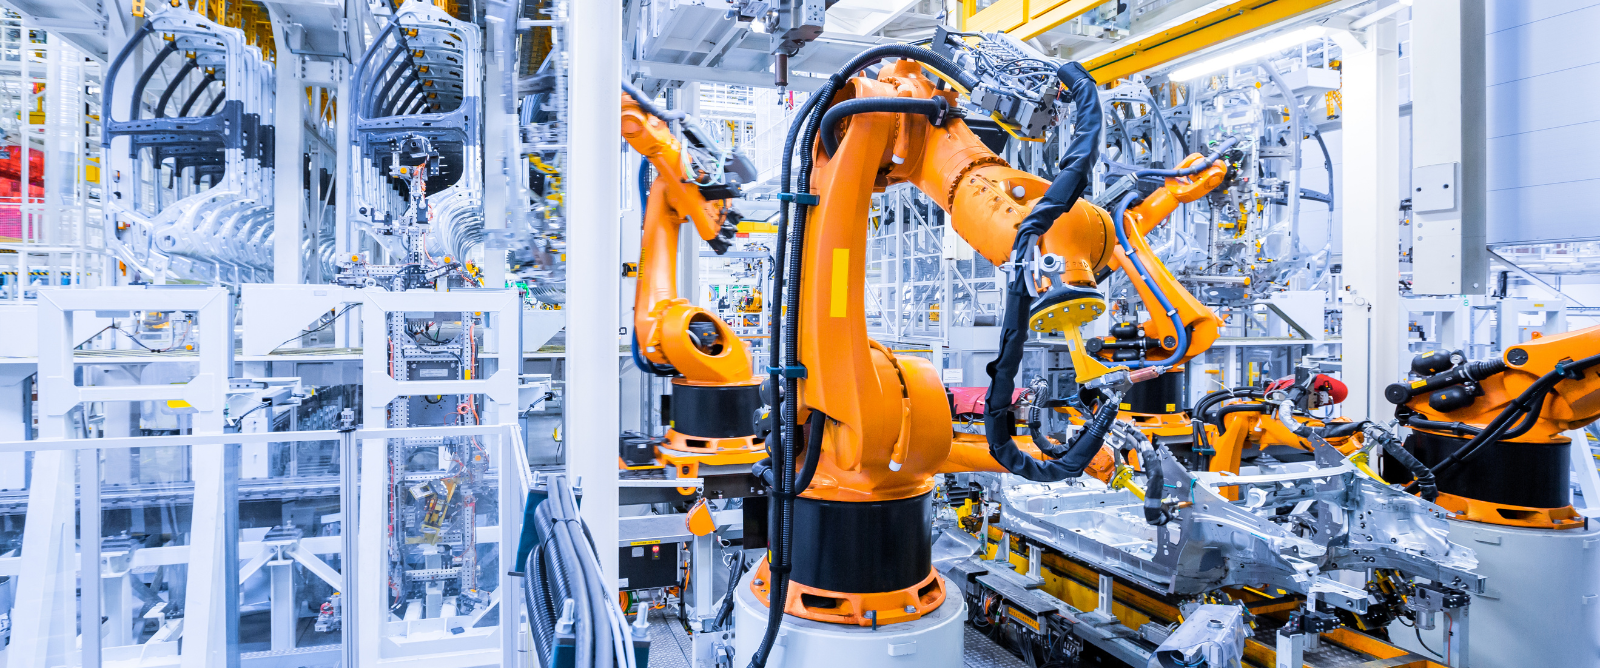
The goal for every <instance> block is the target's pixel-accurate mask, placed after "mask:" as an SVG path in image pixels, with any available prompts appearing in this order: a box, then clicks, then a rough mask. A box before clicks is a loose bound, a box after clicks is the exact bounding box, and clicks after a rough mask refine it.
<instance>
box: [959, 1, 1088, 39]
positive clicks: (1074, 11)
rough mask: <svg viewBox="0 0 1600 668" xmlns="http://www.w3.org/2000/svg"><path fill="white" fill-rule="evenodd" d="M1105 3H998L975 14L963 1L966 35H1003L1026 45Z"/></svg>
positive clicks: (972, 3)
mask: <svg viewBox="0 0 1600 668" xmlns="http://www.w3.org/2000/svg"><path fill="white" fill-rule="evenodd" d="M1106 2H1107V0H998V1H997V2H995V3H994V4H992V5H989V6H988V7H985V8H983V11H975V10H976V9H977V2H976V1H975V0H963V2H962V7H963V8H964V9H966V12H964V16H966V24H965V26H964V27H963V28H962V30H964V31H966V32H1003V33H1007V34H1010V35H1011V36H1012V37H1015V38H1017V39H1020V40H1023V41H1027V40H1030V39H1033V38H1035V37H1038V36H1040V35H1043V34H1044V33H1045V32H1047V31H1049V30H1051V29H1053V28H1055V27H1056V26H1059V25H1061V24H1063V23H1066V22H1067V21H1071V20H1073V19H1075V18H1078V17H1079V16H1083V15H1084V14H1087V13H1088V12H1089V10H1091V9H1094V8H1095V7H1099V6H1100V5H1103V4H1106Z"/></svg>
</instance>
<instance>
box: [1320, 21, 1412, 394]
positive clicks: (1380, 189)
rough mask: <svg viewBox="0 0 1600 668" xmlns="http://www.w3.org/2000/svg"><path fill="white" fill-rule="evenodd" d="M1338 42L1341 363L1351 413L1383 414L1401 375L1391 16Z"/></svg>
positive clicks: (1396, 66)
mask: <svg viewBox="0 0 1600 668" xmlns="http://www.w3.org/2000/svg"><path fill="white" fill-rule="evenodd" d="M1335 38H1336V39H1338V40H1339V44H1340V46H1341V47H1343V49H1344V129H1343V131H1342V132H1341V133H1340V134H1341V135H1342V136H1343V137H1342V138H1343V141H1344V149H1343V151H1342V154H1343V155H1344V156H1345V159H1344V165H1343V169H1344V174H1343V179H1342V182H1343V188H1344V193H1343V194H1344V213H1343V215H1342V216H1341V217H1340V219H1341V226H1342V227H1341V229H1342V232H1343V253H1342V256H1343V262H1344V272H1343V273H1342V274H1339V276H1341V277H1343V279H1344V283H1345V288H1346V289H1347V291H1348V294H1347V295H1346V296H1345V298H1344V300H1345V301H1344V330H1343V346H1341V350H1342V351H1343V356H1344V359H1343V363H1344V366H1343V369H1342V374H1343V378H1344V382H1345V384H1346V385H1347V386H1349V388H1350V395H1349V397H1347V398H1346V399H1345V402H1344V404H1343V406H1344V414H1345V416H1346V417H1350V418H1352V419H1355V420H1361V419H1366V418H1369V417H1380V416H1386V415H1388V414H1389V406H1388V402H1386V401H1385V400H1384V399H1383V388H1384V387H1385V386H1386V385H1387V384H1388V383H1390V382H1392V381H1393V380H1394V379H1395V378H1398V377H1399V375H1400V371H1401V368H1400V351H1401V348H1402V347H1404V346H1405V328H1404V326H1403V324H1402V323H1401V322H1400V288H1399V275H1400V256H1399V251H1398V248H1399V244H1400V226H1399V224H1398V220H1399V210H1398V209H1399V202H1400V192H1399V185H1398V184H1399V180H1400V179H1399V171H1400V155H1399V143H1400V103H1399V64H1398V58H1397V49H1396V42H1395V23H1394V21H1393V20H1392V19H1386V20H1384V21H1380V22H1379V23H1377V24H1376V25H1373V26H1371V27H1369V28H1367V29H1366V30H1365V31H1364V35H1363V38H1364V39H1360V40H1358V39H1356V37H1355V36H1352V35H1349V34H1348V33H1340V34H1339V35H1336V36H1335Z"/></svg>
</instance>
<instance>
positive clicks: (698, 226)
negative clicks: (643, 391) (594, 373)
mask: <svg viewBox="0 0 1600 668" xmlns="http://www.w3.org/2000/svg"><path fill="white" fill-rule="evenodd" d="M622 136H623V137H624V138H625V139H627V140H628V144H629V145H630V146H632V147H633V149H634V150H636V151H638V152H639V153H640V154H641V155H643V156H644V157H645V158H647V159H648V160H649V161H650V164H651V165H653V166H654V167H655V168H656V172H657V173H658V174H657V176H656V179H655V182H653V183H651V184H650V196H649V201H648V203H646V204H645V213H644V238H643V245H644V248H643V251H642V253H641V255H640V257H639V285H638V289H637V290H635V291H634V300H633V327H634V333H635V335H636V336H637V337H638V338H639V349H640V352H641V354H643V355H644V357H645V359H647V360H649V361H650V362H652V363H655V364H670V365H672V366H673V367H674V368H676V369H677V370H678V372H679V373H681V374H683V377H684V379H685V380H688V381H691V382H695V383H703V384H717V385H721V384H730V383H731V384H744V383H746V382H749V381H750V379H751V377H752V375H753V374H752V373H751V370H750V353H749V351H747V350H746V349H745V347H744V343H743V342H742V341H740V340H739V337H738V336H737V335H736V334H734V332H733V328H731V327H729V326H728V324H727V323H725V322H723V321H722V319H721V318H718V317H716V316H715V315H713V314H711V313H709V312H707V311H706V310H705V309H703V308H700V307H698V306H695V305H693V304H691V303H690V302H689V300H688V299H684V298H682V297H679V296H678V291H677V287H676V284H677V280H678V279H677V275H678V228H679V227H680V226H681V225H683V224H684V223H685V222H689V223H693V224H694V227H695V230H696V231H697V232H699V233H700V238H702V239H707V240H710V239H715V238H717V235H718V234H719V233H720V232H721V230H722V225H723V221H724V220H725V218H726V216H727V207H726V201H725V200H713V201H707V200H706V199H705V198H704V197H701V195H700V189H699V187H698V186H697V185H696V183H695V181H696V178H695V177H696V176H697V175H692V174H688V173H686V172H685V168H684V161H683V154H682V152H681V150H680V147H679V146H678V141H677V139H676V138H674V137H673V136H672V131H671V129H670V128H668V127H667V124H666V123H665V122H663V121H662V120H661V119H659V118H656V117H655V116H652V115H650V114H649V113H647V112H645V111H644V110H643V109H640V108H639V104H638V103H637V102H635V101H634V100H633V98H631V97H629V96H628V95H627V94H626V93H623V94H622ZM692 322H700V323H709V324H711V325H712V326H714V327H715V328H716V331H717V336H718V337H719V338H720V339H721V341H722V342H723V345H722V350H721V351H719V352H718V353H717V354H715V355H713V354H709V353H707V352H705V351H702V350H701V349H699V348H697V347H696V346H695V345H694V342H693V339H692V337H691V336H690V335H689V324H690V323H692Z"/></svg>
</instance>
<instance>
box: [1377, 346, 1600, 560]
mask: <svg viewBox="0 0 1600 668" xmlns="http://www.w3.org/2000/svg"><path fill="white" fill-rule="evenodd" d="M1516 351H1523V352H1525V353H1526V354H1527V360H1526V361H1525V362H1523V363H1522V364H1512V363H1511V360H1512V359H1513V353H1514V352H1516ZM1597 352H1600V326H1595V327H1589V328H1587V329H1580V330H1576V331H1571V332H1567V333H1565V334H1555V335H1552V336H1545V337H1540V338H1537V339H1534V340H1532V341H1529V342H1527V343H1522V344H1518V345H1515V346H1510V347H1508V348H1507V349H1506V352H1505V353H1504V354H1503V355H1502V356H1501V359H1502V360H1504V361H1505V362H1506V367H1507V369H1506V370H1505V371H1504V372H1502V373H1498V374H1495V375H1493V376H1490V377H1488V378H1486V379H1484V380H1483V381H1481V382H1479V383H1478V386H1479V387H1480V388H1481V389H1482V390H1483V395H1482V396H1479V397H1478V398H1477V400H1476V401H1473V402H1472V405H1470V406H1467V407H1464V408H1461V409H1458V410H1454V411H1450V412H1441V411H1436V410H1434V409H1433V408H1432V407H1431V406H1429V405H1428V395H1429V394H1431V393H1428V392H1425V393H1423V394H1420V395H1417V396H1416V397H1412V399H1411V400H1410V401H1409V402H1407V406H1408V407H1409V408H1410V409H1411V410H1412V411H1413V412H1414V413H1416V414H1417V415H1419V416H1421V417H1422V418H1424V419H1427V420H1431V421H1436V422H1460V423H1462V424H1466V425H1470V426H1473V427H1477V428H1479V429H1482V428H1484V427H1486V426H1488V424H1489V422H1490V421H1492V420H1494V418H1495V416H1497V415H1499V414H1500V412H1501V411H1503V410H1505V409H1506V408H1507V407H1508V406H1509V405H1510V404H1511V402H1512V401H1513V400H1514V399H1516V398H1517V397H1518V396H1520V395H1521V394H1522V393H1523V391H1524V390H1527V389H1528V386H1530V385H1532V384H1533V383H1534V382H1535V381H1537V380H1538V379H1539V377H1540V376H1543V375H1545V374H1547V373H1550V372H1552V371H1554V370H1555V369H1556V365H1557V364H1560V363H1562V362H1571V361H1573V360H1578V359H1583V358H1585V357H1590V356H1592V355H1594V354H1596V353H1597ZM1517 356H1520V353H1518V355H1517ZM1596 419H1600V372H1597V371H1596V370H1594V369H1590V370H1588V371H1584V372H1581V374H1580V377H1579V378H1567V379H1564V380H1562V381H1561V382H1559V383H1556V384H1555V387H1554V389H1552V390H1551V391H1550V393H1549V394H1547V395H1546V396H1545V399H1544V406H1543V409H1542V410H1541V411H1540V412H1539V420H1538V422H1535V423H1534V425H1533V428H1532V429H1529V430H1528V432H1527V433H1524V434H1522V435H1520V436H1517V437H1516V438H1509V439H1504V442H1508V443H1569V442H1571V440H1572V439H1571V438H1569V437H1567V435H1566V432H1568V431H1571V430H1574V429H1582V428H1584V427H1585V426H1588V425H1589V424H1590V423H1592V422H1594V421H1595V420H1596ZM1414 429H1415V430H1416V431H1420V432H1425V433H1430V434H1435V435H1439V436H1454V434H1452V433H1450V432H1448V431H1436V430H1431V429H1417V428H1414ZM1483 447H1486V448H1492V447H1494V444H1493V443H1490V444H1487V445H1484V446H1483ZM1436 503H1438V504H1439V505H1441V506H1444V507H1445V508H1446V509H1448V510H1450V511H1451V512H1453V513H1456V519H1465V520H1472V521H1475V522H1483V523H1486V524H1500V525H1506V526H1520V527H1535V528H1545V529H1570V528H1574V527H1580V526H1583V524H1584V522H1583V518H1582V517H1581V516H1579V515H1578V512H1577V510H1576V509H1574V508H1573V507H1572V506H1571V505H1568V506H1566V507H1562V508H1529V507H1525V506H1511V505H1504V504H1498V503H1491V502H1488V501H1483V500H1481V499H1472V498H1468V497H1464V496H1458V495H1454V494H1440V495H1439V498H1438V500H1437V501H1436ZM1502 511H1504V512H1502Z"/></svg>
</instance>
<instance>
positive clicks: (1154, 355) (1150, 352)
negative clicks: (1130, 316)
mask: <svg viewBox="0 0 1600 668" xmlns="http://www.w3.org/2000/svg"><path fill="white" fill-rule="evenodd" d="M1203 159H1204V156H1201V155H1200V154H1198V153H1196V154H1193V155H1190V156H1189V157H1188V158H1187V159H1185V160H1184V162H1183V164H1182V165H1181V167H1189V166H1192V165H1195V164H1197V163H1198V162H1199V161H1201V160H1203ZM1227 172H1228V167H1227V165H1226V164H1225V163H1223V162H1220V161H1219V162H1216V163H1213V164H1212V165H1211V166H1209V167H1206V168H1205V169H1204V170H1202V171H1201V172H1200V173H1199V174H1196V175H1194V176H1193V177H1190V178H1188V179H1177V178H1167V179H1166V183H1165V185H1163V186H1162V187H1161V188H1158V189H1157V190H1156V191H1155V192H1153V193H1151V194H1150V195H1149V196H1148V197H1146V198H1145V199H1144V201H1142V202H1140V203H1139V204H1137V205H1135V206H1132V207H1130V208H1128V210H1127V212H1126V213H1124V214H1123V226H1124V230H1125V234H1126V236H1127V238H1128V245H1129V246H1130V247H1132V249H1133V255H1134V256H1136V257H1138V258H1139V260H1140V262H1141V263H1142V264H1143V265H1144V268H1145V270H1146V271H1147V272H1148V273H1149V282H1148V283H1147V282H1146V281H1143V280H1140V277H1139V272H1138V269H1137V267H1135V266H1134V263H1133V261H1132V259H1131V258H1130V257H1129V256H1128V253H1126V252H1124V250H1123V248H1122V247H1121V246H1120V245H1119V246H1117V247H1116V250H1115V255H1114V258H1113V262H1112V266H1113V267H1115V268H1116V269H1119V270H1121V271H1122V272H1123V273H1125V274H1127V275H1128V277H1129V278H1131V279H1133V280H1132V281H1131V282H1132V284H1133V287H1134V290H1136V291H1137V292H1138V293H1139V299H1140V301H1142V302H1143V303H1144V304H1145V306H1146V308H1147V309H1148V310H1149V311H1150V313H1151V314H1152V316H1153V317H1151V319H1149V320H1147V321H1145V322H1143V323H1140V326H1141V327H1142V328H1143V330H1144V337H1145V339H1146V341H1148V342H1150V345H1149V347H1148V349H1147V351H1146V352H1145V359H1147V360H1150V361H1159V362H1161V363H1162V364H1164V365H1166V366H1176V365H1179V364H1182V363H1184V362H1187V361H1189V359H1191V358H1193V357H1194V356H1195V355H1198V354H1200V353H1203V352H1205V351H1206V350H1208V349H1210V348H1211V344H1213V343H1215V342H1216V340H1217V329H1218V327H1219V326H1220V325H1221V321H1220V320H1219V319H1218V318H1217V314H1216V313H1214V312H1212V310H1211V309H1210V308H1208V307H1207V306H1206V305H1205V304H1202V303H1200V300H1199V299H1197V298H1195V296H1194V295H1193V294H1191V293H1190V292H1189V291H1188V290H1186V289H1184V287H1183V285H1181V284H1180V283H1178V279H1177V278H1176V277H1174V276H1173V275H1172V272H1171V271H1170V270H1168V269H1167V267H1166V265H1164V264H1162V263H1161V260H1160V259H1158V258H1157V257H1156V255H1155V253H1154V252H1153V251H1151V250H1150V244H1149V243H1147V242H1146V241H1145V236H1146V235H1148V234H1150V232H1151V231H1153V230H1155V228H1156V226H1158V225H1160V224H1161V222H1162V221H1164V220H1166V218H1167V216H1169V215H1171V214H1172V212H1173V211H1175V210H1177V208H1178V205H1179V204H1186V203H1189V202H1193V201H1195V200H1197V199H1200V198H1201V197H1204V196H1205V195H1206V193H1209V192H1211V191H1212V190H1213V189H1215V188H1216V187H1217V186H1219V185H1221V184H1222V181H1223V178H1224V177H1225V176H1226V175H1227ZM1152 287H1154V288H1155V290H1159V291H1160V292H1161V294H1162V295H1163V296H1165V297H1166V299H1167V301H1168V302H1169V303H1170V304H1171V305H1172V308H1173V310H1174V311H1175V313H1174V314H1173V315H1171V316H1168V315H1166V314H1163V313H1161V311H1162V310H1163V307H1162V306H1161V301H1160V299H1158V298H1157V296H1156V294H1155V291H1154V290H1152ZM1174 320H1176V322H1177V323H1182V325H1183V326H1184V328H1185V330H1186V332H1184V334H1186V336H1180V333H1179V332H1178V330H1177V328H1176V326H1175V323H1174ZM1185 338H1187V340H1188V343H1187V345H1186V346H1185V348H1184V350H1181V351H1180V350H1178V349H1177V348H1178V345H1179V342H1180V341H1181V340H1183V339H1185ZM1105 352H1109V351H1105ZM1107 357H1110V355H1107Z"/></svg>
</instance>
